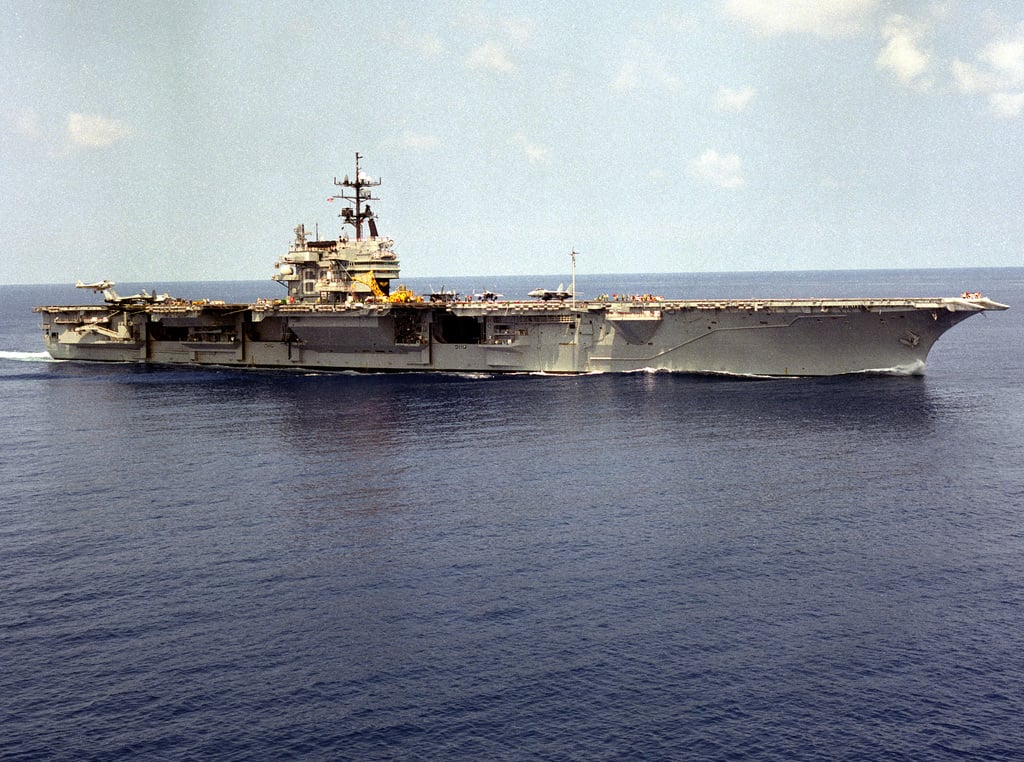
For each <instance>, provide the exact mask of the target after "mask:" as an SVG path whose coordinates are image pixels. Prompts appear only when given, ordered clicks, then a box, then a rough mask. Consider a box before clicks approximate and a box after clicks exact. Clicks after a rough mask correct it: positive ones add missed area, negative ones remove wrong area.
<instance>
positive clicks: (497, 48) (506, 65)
mask: <svg viewBox="0 0 1024 762" xmlns="http://www.w3.org/2000/svg"><path fill="white" fill-rule="evenodd" d="M466 66H468V67H469V68H470V69H488V70H490V71H497V72H501V73H503V74H507V73H508V72H512V71H515V69H516V65H515V64H514V63H513V62H512V59H511V58H510V57H509V53H508V49H507V48H506V47H505V45H504V44H503V43H500V42H495V41H494V40H489V41H487V42H485V43H483V44H482V45H479V46H477V47H475V48H473V50H471V51H470V53H469V55H468V56H467V57H466Z"/></svg>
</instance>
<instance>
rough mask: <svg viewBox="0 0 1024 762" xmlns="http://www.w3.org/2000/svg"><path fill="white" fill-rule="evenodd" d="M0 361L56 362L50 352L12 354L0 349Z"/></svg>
mask: <svg viewBox="0 0 1024 762" xmlns="http://www.w3.org/2000/svg"><path fill="white" fill-rule="evenodd" d="M0 360H20V361H21V362H56V361H55V360H54V359H53V358H52V357H50V354H49V353H48V352H11V351H8V350H4V349H0Z"/></svg>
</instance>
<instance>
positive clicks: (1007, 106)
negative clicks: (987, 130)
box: [988, 93, 1024, 119]
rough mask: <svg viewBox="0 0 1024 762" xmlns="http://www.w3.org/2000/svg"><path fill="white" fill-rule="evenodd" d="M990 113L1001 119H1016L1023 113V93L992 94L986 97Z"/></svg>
mask: <svg viewBox="0 0 1024 762" xmlns="http://www.w3.org/2000/svg"><path fill="white" fill-rule="evenodd" d="M988 105H989V110H991V112H992V113H993V114H994V115H996V116H998V117H1001V118H1002V119H1016V118H1017V117H1018V116H1020V115H1021V114H1022V113H1024V93H992V94H991V95H989V96H988Z"/></svg>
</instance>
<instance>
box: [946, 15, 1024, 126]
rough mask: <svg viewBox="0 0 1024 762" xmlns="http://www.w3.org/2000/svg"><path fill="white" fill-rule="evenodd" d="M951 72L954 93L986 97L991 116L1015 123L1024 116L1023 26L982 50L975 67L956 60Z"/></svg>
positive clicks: (977, 56)
mask: <svg viewBox="0 0 1024 762" xmlns="http://www.w3.org/2000/svg"><path fill="white" fill-rule="evenodd" d="M951 68H952V71H953V78H954V80H956V86H957V89H958V90H959V91H960V92H961V93H964V94H967V95H971V94H975V93H981V94H985V95H987V96H988V105H989V110H990V111H991V113H992V114H993V115H995V116H997V117H1000V118H1002V119H1015V118H1017V117H1019V116H1021V114H1024V24H1022V25H1020V26H1018V27H1017V29H1016V30H1014V32H1013V33H1012V34H1010V35H1006V36H1003V37H999V38H997V39H995V40H993V41H992V42H990V43H989V44H988V45H986V46H985V47H984V48H982V49H981V51H980V52H979V53H978V54H977V55H976V56H975V63H968V62H965V61H961V60H960V59H958V58H956V59H953V63H952V65H951Z"/></svg>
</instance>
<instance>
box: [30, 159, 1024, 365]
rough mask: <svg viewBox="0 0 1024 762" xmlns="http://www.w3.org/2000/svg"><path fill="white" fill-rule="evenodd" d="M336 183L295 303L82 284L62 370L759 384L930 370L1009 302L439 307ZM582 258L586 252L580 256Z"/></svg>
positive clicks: (556, 296)
mask: <svg viewBox="0 0 1024 762" xmlns="http://www.w3.org/2000/svg"><path fill="white" fill-rule="evenodd" d="M361 158H362V157H361V156H360V155H359V154H356V168H355V175H354V176H352V177H349V176H345V177H344V179H342V180H340V181H339V180H338V179H337V178H335V179H334V184H335V186H336V191H335V193H334V194H333V195H332V196H331V197H330V199H329V200H330V201H331V202H332V203H334V202H341V204H342V205H343V206H342V209H341V212H340V215H339V216H340V217H341V220H342V233H341V235H340V236H338V237H337V238H331V239H327V240H320V239H318V238H315V237H314V238H311V237H310V235H309V234H308V231H307V229H306V227H305V226H304V225H301V224H300V225H298V226H297V227H296V228H295V231H294V232H295V237H294V240H293V242H292V244H291V246H290V247H289V249H288V251H287V252H286V253H285V254H283V255H281V256H280V257H279V258H278V260H277V261H276V262H275V264H274V268H275V272H274V274H273V275H272V276H271V277H272V278H273V280H275V281H277V282H279V283H281V284H283V285H284V286H285V287H286V289H287V293H286V295H285V296H283V297H282V298H280V299H260V300H257V301H256V302H253V303H247V304H227V303H224V302H218V301H207V300H201V301H191V300H186V299H176V298H172V297H170V296H168V295H166V294H163V295H157V294H150V293H148V292H146V291H142V292H140V293H139V294H134V295H132V296H127V297H122V296H119V295H118V294H117V293H116V292H115V291H114V290H113V285H114V284H112V283H111V282H110V281H100V282H97V283H91V284H84V283H81V282H79V283H78V286H79V287H82V288H87V289H93V290H95V291H97V292H100V293H102V294H103V302H102V303H97V304H90V305H75V306H44V307H37V308H36V312H38V313H40V314H41V315H42V330H43V340H44V343H45V346H46V349H47V351H48V352H49V353H50V355H52V356H53V357H54V358H56V359H60V360H94V361H108V362H143V363H168V364H184V365H226V366H238V367H252V368H306V369H322V370H359V371H448V372H465V371H468V372H485V373H522V372H543V373H596V372H622V371H637V370H664V371H676V372H686V373H708V374H730V375H744V376H793V375H797V376H824V375H838V374H846V373H864V372H876V373H896V374H909V373H921V372H923V370H924V367H925V362H926V360H927V357H928V353H929V351H930V350H931V348H932V345H933V344H934V343H935V341H936V340H937V339H938V338H939V337H940V336H941V335H942V334H943V333H945V332H946V331H947V330H949V329H950V328H952V327H953V326H954V325H956V324H957V323H959V322H960V321H962V320H964V319H966V318H968V317H970V316H971V315H975V314H978V313H981V312H985V311H989V310H1004V309H1007V306H1006V305H1004V304H1000V303H998V302H995V301H992V300H991V299H988V298H986V297H983V296H981V295H980V294H976V293H964V294H962V295H960V296H950V297H928V298H878V299H834V298H806V299H769V298H766V299H672V298H669V299H663V298H660V297H659V298H653V297H645V298H638V297H637V298H629V299H625V300H622V299H616V300H610V299H607V298H596V299H583V298H579V297H578V296H577V295H576V294H575V289H574V288H573V289H570V290H565V289H563V287H561V286H560V287H559V289H557V290H555V291H545V290H543V289H539V290H538V291H537V292H535V293H536V295H537V296H538V297H540V298H538V299H533V300H531V299H509V300H505V299H503V298H501V297H500V296H499V295H496V294H490V293H488V294H485V295H483V298H478V299H462V298H459V297H458V296H457V295H456V294H452V293H442V294H433V295H430V297H428V298H426V299H424V298H423V297H420V296H416V295H415V294H413V293H412V292H410V291H409V290H407V289H405V288H404V287H400V286H399V287H393V283H395V282H396V281H397V279H398V277H399V261H398V255H397V254H396V252H395V250H394V241H392V240H391V239H390V238H387V237H385V236H381V235H379V233H378V228H377V220H376V215H375V213H374V212H373V210H372V208H371V207H370V204H369V202H370V201H376V200H377V198H376V197H375V196H373V195H372V193H373V188H375V187H377V186H379V185H380V184H381V181H380V180H379V179H378V180H371V179H370V178H369V177H367V176H366V175H365V174H364V173H363V172H362V169H361V167H360V160H361ZM574 262H575V256H574Z"/></svg>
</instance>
